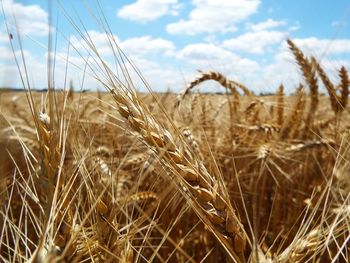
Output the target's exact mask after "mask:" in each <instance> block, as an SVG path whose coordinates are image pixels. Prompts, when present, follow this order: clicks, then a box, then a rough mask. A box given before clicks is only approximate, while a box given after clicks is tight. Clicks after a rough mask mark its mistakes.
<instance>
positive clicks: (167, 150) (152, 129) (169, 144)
mask: <svg viewBox="0 0 350 263" xmlns="http://www.w3.org/2000/svg"><path fill="white" fill-rule="evenodd" d="M111 92H112V94H113V97H114V99H115V101H116V102H117V105H118V111H119V113H120V115H121V116H122V117H124V118H125V120H127V122H128V124H129V126H130V127H131V129H132V131H133V132H136V133H137V134H139V135H141V140H142V141H143V142H144V143H145V144H147V145H148V146H149V147H151V148H152V149H153V151H154V153H155V154H156V155H157V158H158V159H159V161H160V163H161V164H162V165H163V166H164V170H165V171H167V173H166V174H167V176H169V179H170V180H174V181H175V182H176V184H177V185H178V188H179V189H181V190H182V192H183V193H184V195H185V196H186V198H187V199H188V200H189V202H191V203H193V205H194V208H195V212H196V213H197V214H198V216H199V217H200V219H201V220H202V221H203V223H204V224H206V225H209V229H210V230H211V231H212V232H213V234H214V235H215V236H216V237H217V238H218V239H219V240H220V241H221V242H222V243H223V244H224V246H225V248H226V249H227V251H228V252H230V253H231V255H232V256H233V257H234V258H235V259H236V260H242V259H244V255H243V254H244V250H245V247H246V239H247V236H246V233H245V231H244V229H243V226H242V224H241V223H240V220H239V219H238V217H237V215H236V214H235V212H234V209H233V208H232V206H231V204H230V201H229V199H228V198H226V196H225V195H226V194H227V191H226V189H225V188H224V184H223V183H222V182H219V181H218V180H217V179H218V178H215V177H214V176H211V175H210V174H209V173H208V172H207V169H206V168H205V166H204V165H203V163H202V162H201V160H200V159H196V158H195V157H194V156H196V155H195V154H193V152H192V151H191V148H190V147H189V146H188V145H186V144H185V143H184V141H183V139H182V138H181V136H180V134H179V138H178V140H177V143H176V142H175V139H174V138H173V136H172V135H171V133H170V132H169V131H168V130H166V129H165V128H164V127H162V126H161V125H160V123H158V122H157V120H156V119H155V118H153V117H152V115H151V114H150V113H149V112H147V109H146V108H145V106H143V103H142V102H141V101H140V99H139V98H138V97H137V94H136V93H134V92H132V91H130V92H128V93H123V92H120V90H118V89H117V88H114V89H111Z"/></svg>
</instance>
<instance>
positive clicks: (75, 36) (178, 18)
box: [0, 0, 350, 93]
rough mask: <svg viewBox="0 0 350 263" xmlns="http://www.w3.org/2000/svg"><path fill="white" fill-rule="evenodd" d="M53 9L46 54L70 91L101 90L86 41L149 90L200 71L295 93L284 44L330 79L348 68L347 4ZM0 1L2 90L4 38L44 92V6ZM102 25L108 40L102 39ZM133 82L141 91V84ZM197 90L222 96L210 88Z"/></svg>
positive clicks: (7, 82)
mask: <svg viewBox="0 0 350 263" xmlns="http://www.w3.org/2000/svg"><path fill="white" fill-rule="evenodd" d="M52 2H53V4H52V7H51V10H52V11H51V14H52V16H51V17H52V19H51V21H52V23H51V27H50V28H51V32H52V35H53V40H54V41H53V44H52V48H51V54H52V55H53V56H54V57H55V58H56V59H55V73H54V78H55V85H56V86H58V87H62V86H63V85H64V83H65V82H66V83H67V82H68V81H69V80H70V79H72V81H73V83H74V85H75V87H76V88H77V89H79V88H81V87H82V86H83V88H86V89H95V88H99V87H100V85H98V83H96V81H94V80H93V76H94V74H93V73H92V72H95V73H96V72H100V71H101V70H100V69H98V66H97V65H94V66H93V64H94V59H95V57H94V56H93V55H91V52H89V51H88V50H90V51H91V48H89V47H88V44H87V43H86V40H88V41H92V42H93V45H94V47H95V48H96V50H97V51H98V52H99V54H100V56H101V57H103V58H104V59H105V60H106V62H107V63H108V65H110V67H111V68H112V69H115V71H118V69H116V68H115V66H114V62H115V60H114V59H115V56H114V54H113V48H112V47H111V42H110V40H111V39H113V40H115V41H116V43H117V44H118V45H119V46H120V47H121V48H122V50H123V51H124V52H125V53H126V54H127V55H128V57H129V58H130V60H131V61H132V62H133V63H134V64H135V65H136V66H137V68H138V69H139V70H140V71H141V72H142V74H143V76H144V77H145V79H146V80H147V81H148V83H149V84H150V86H151V88H152V89H153V90H156V91H165V90H166V89H171V90H173V91H179V90H182V89H183V88H184V86H185V85H186V83H187V82H189V81H191V80H192V79H193V78H194V77H195V76H196V75H197V72H198V70H203V71H206V70H216V71H219V72H222V73H223V74H225V75H226V76H228V77H230V78H232V79H234V80H236V81H239V82H242V83H243V84H245V85H247V86H248V87H250V88H251V89H252V90H254V91H255V92H257V93H259V92H262V91H265V92H266V91H274V90H276V88H277V86H278V85H279V84H280V83H283V84H284V85H285V87H286V88H287V89H288V90H290V91H292V90H293V89H294V86H295V85H297V84H298V83H299V82H300V81H301V78H300V74H299V73H298V68H297V65H296V63H295V62H294V60H293V58H292V57H291V54H290V52H289V51H288V49H287V46H286V43H285V40H286V39H287V38H291V39H293V40H294V41H295V43H296V44H297V45H298V46H299V47H300V48H301V49H302V50H303V51H304V52H305V53H306V54H308V55H314V56H316V57H317V58H319V60H320V61H321V63H322V64H323V66H324V67H325V69H326V70H327V71H328V72H329V74H330V75H331V77H332V78H334V80H336V77H337V70H338V69H339V67H340V66H341V65H344V66H346V67H347V68H349V69H350V2H349V1H348V0H337V1H328V0H307V1H304V0H298V1H290V0H288V1H287V0H279V1H275V0H264V1H262V0H118V1H112V0H109V1H108V0H99V1H96V0H89V1H87V0H85V1H82V0H74V1H68V0H61V1H52ZM0 3H1V9H2V12H1V13H2V15H1V16H0V23H1V28H0V30H1V31H0V32H1V35H0V86H11V87H21V86H22V84H21V81H20V77H19V74H18V70H17V67H16V64H15V60H14V56H13V53H12V51H11V47H10V45H9V37H8V32H10V33H11V35H12V36H13V38H12V44H13V48H14V52H15V54H16V56H17V58H19V63H20V67H21V68H22V69H23V66H22V62H21V61H22V60H21V59H20V57H21V49H20V43H19V41H18V40H19V38H20V39H21V43H22V51H23V52H22V53H23V55H24V57H25V62H26V65H27V69H28V82H29V83H30V85H31V86H32V87H37V88H43V87H46V86H47V84H46V83H47V69H46V68H47V67H46V61H47V59H46V58H47V56H48V54H49V53H48V48H47V47H48V40H47V39H48V38H47V32H48V28H49V26H48V25H49V23H48V18H49V13H50V11H49V10H50V8H49V7H48V4H47V3H48V1H44V0H0ZM5 18H6V19H5ZM102 23H104V24H105V25H104V26H103V25H102ZM106 24H108V27H109V28H108V30H110V31H111V33H112V34H109V37H107V35H106V33H105V32H106V28H107V27H106ZM84 39H85V41H84ZM86 61H88V64H89V65H90V67H89V66H86ZM95 64H96V63H95ZM102 71H103V70H102ZM102 71H101V72H102ZM84 73H85V74H84ZM98 74H102V75H103V73H98ZM135 85H136V86H137V87H138V88H140V89H141V90H142V89H144V88H143V87H142V84H141V82H140V81H138V80H135ZM204 88H205V89H207V90H208V89H212V90H217V89H219V87H218V86H217V85H216V84H215V83H210V84H209V85H206V86H205V87H204ZM219 90H220V89H219Z"/></svg>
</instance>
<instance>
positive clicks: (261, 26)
mask: <svg viewBox="0 0 350 263" xmlns="http://www.w3.org/2000/svg"><path fill="white" fill-rule="evenodd" d="M285 25H286V22H285V21H276V20H273V19H271V18H269V19H267V20H266V21H263V22H260V23H257V24H248V28H249V29H251V30H253V31H262V30H267V29H271V28H275V27H281V26H285Z"/></svg>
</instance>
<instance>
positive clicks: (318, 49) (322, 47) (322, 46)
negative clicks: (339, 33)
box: [285, 37, 350, 56]
mask: <svg viewBox="0 0 350 263" xmlns="http://www.w3.org/2000/svg"><path fill="white" fill-rule="evenodd" d="M293 42H294V43H295V44H296V45H297V46H298V47H299V48H300V49H301V50H302V51H303V52H305V53H306V54H309V55H315V56H323V55H324V54H328V55H333V54H343V53H350V39H320V38H316V37H310V38H296V39H293ZM285 45H287V44H285Z"/></svg>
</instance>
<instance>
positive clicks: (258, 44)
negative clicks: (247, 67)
mask: <svg viewBox="0 0 350 263" xmlns="http://www.w3.org/2000/svg"><path fill="white" fill-rule="evenodd" d="M287 36H288V33H287V32H282V31H266V30H263V31H256V32H248V33H245V34H243V35H240V36H238V37H235V38H231V39H228V40H225V41H224V42H223V46H224V47H226V48H229V49H232V50H239V51H244V52H247V53H255V54H262V53H264V52H265V48H266V47H267V46H270V45H273V44H280V43H281V42H282V41H284V39H286V38H287Z"/></svg>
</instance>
